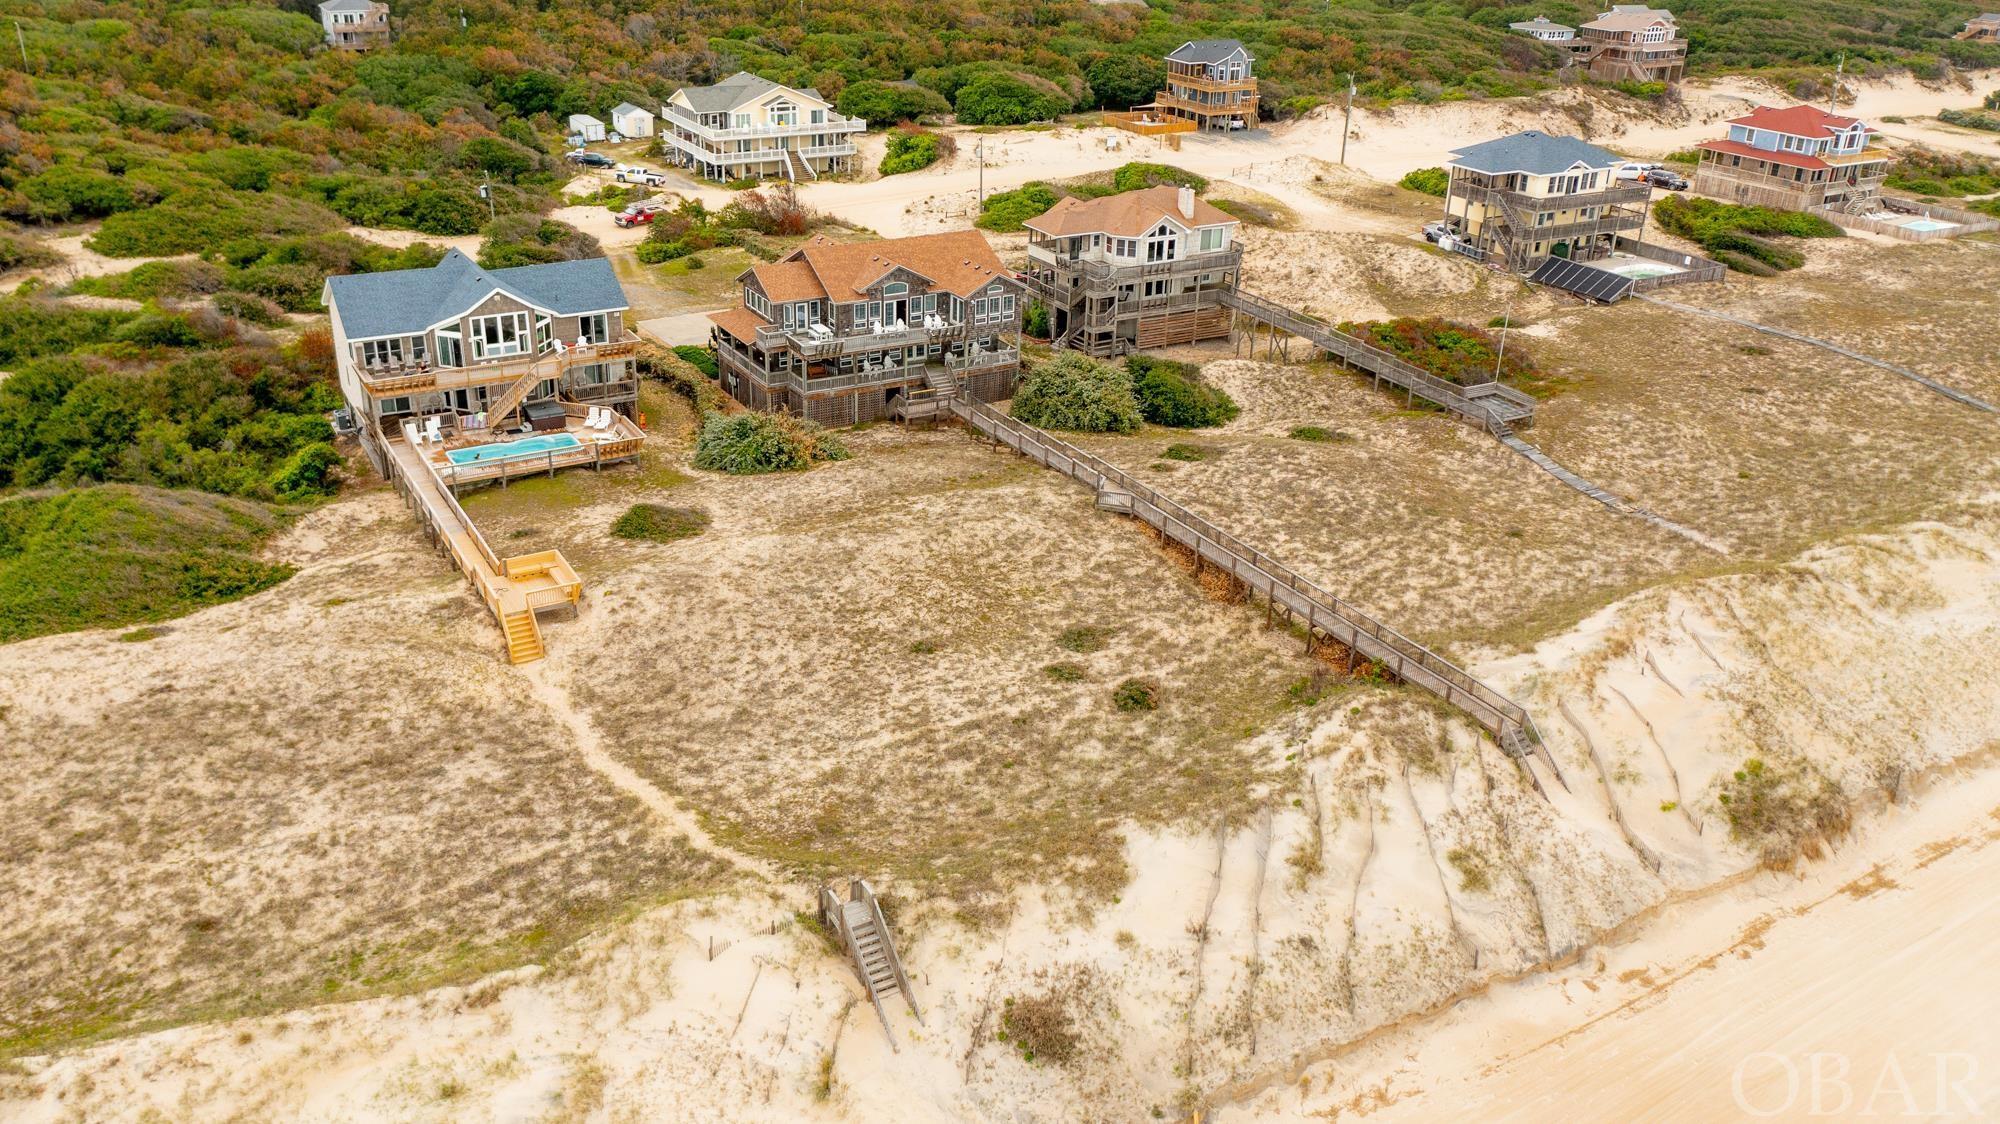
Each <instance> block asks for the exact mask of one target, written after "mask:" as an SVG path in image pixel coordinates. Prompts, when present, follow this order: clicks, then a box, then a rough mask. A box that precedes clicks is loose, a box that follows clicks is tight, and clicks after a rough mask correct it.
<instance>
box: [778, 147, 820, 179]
mask: <svg viewBox="0 0 2000 1124" xmlns="http://www.w3.org/2000/svg"><path fill="white" fill-rule="evenodd" d="M782 151H783V152H784V154H785V178H787V179H789V180H791V181H792V182H793V183H803V182H805V181H806V180H816V179H818V178H819V173H818V172H815V171H813V167H812V165H811V164H809V163H807V162H806V158H805V157H803V156H800V155H799V152H798V149H795V148H787V149H783V150H782Z"/></svg>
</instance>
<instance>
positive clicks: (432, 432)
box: [424, 414, 444, 445]
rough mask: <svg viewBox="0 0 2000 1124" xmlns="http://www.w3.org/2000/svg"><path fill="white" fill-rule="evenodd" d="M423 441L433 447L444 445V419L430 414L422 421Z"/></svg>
mask: <svg viewBox="0 0 2000 1124" xmlns="http://www.w3.org/2000/svg"><path fill="white" fill-rule="evenodd" d="M424 440H426V441H429V442H430V443H431V444H433V445H442V444H444V419H443V418H440V417H438V416H437V415H436V414H432V415H431V416H430V417H429V418H427V419H425V421H424Z"/></svg>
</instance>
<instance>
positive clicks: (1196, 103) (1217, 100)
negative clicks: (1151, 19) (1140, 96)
mask: <svg viewBox="0 0 2000 1124" xmlns="http://www.w3.org/2000/svg"><path fill="white" fill-rule="evenodd" d="M1256 61H1257V60H1256V59H1254V58H1252V57H1251V55H1250V51H1249V49H1248V48H1246V47H1245V46H1244V45H1243V44H1242V43H1240V42H1238V41H1237V40H1234V39H1192V40H1189V41H1188V42H1186V43H1182V44H1181V45H1180V46H1179V47H1176V48H1175V49H1174V51H1173V53H1171V54H1169V55H1168V56H1167V85H1166V88H1165V89H1163V90H1161V91H1160V92H1159V94H1158V95H1156V96H1155V98H1154V101H1153V104H1152V105H1150V106H1135V107H1133V108H1134V111H1135V112H1143V111H1146V110H1152V111H1155V112H1158V113H1160V114H1162V115H1165V116H1168V117H1179V118H1182V119H1184V120H1188V121H1192V122H1194V123H1195V125H1196V126H1198V127H1200V128H1203V129H1247V128H1251V127H1253V126H1255V125H1256V124H1257V97H1258V95H1257V78H1256V76H1255V75H1254V74H1253V73H1252V69H1253V67H1254V65H1255V63H1256Z"/></svg>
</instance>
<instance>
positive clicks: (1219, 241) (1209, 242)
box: [1201, 226, 1229, 254]
mask: <svg viewBox="0 0 2000 1124" xmlns="http://www.w3.org/2000/svg"><path fill="white" fill-rule="evenodd" d="M1228 242H1229V229H1228V228H1227V227H1221V226H1210V227H1204V228H1202V232H1201V252H1202V253H1204V254H1212V253H1214V252H1215V251H1217V250H1220V249H1222V248H1223V246H1225V245H1227V244H1228Z"/></svg>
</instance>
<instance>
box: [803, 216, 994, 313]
mask: <svg viewBox="0 0 2000 1124" xmlns="http://www.w3.org/2000/svg"><path fill="white" fill-rule="evenodd" d="M787 261H803V262H804V263H806V264H807V265H808V266H810V267H811V268H812V271H813V274H814V276H815V277H817V278H818V280H819V283H820V285H821V287H822V288H824V289H825V291H826V295H827V297H828V299H830V300H833V301H842V302H845V301H857V300H861V299H863V298H864V297H865V296H866V294H867V290H868V288H869V287H870V286H871V285H873V284H874V283H875V282H877V281H879V280H881V279H882V278H883V277H884V276H886V275H887V274H888V273H890V272H891V271H892V270H895V269H897V268H902V269H905V270H908V271H909V272H911V273H914V274H916V275H917V276H919V277H922V278H925V279H926V280H928V281H930V282H931V284H932V286H933V287H935V288H938V289H942V290H944V291H946V292H950V293H955V294H957V295H959V296H961V297H962V296H965V295H967V294H969V293H972V292H974V291H976V290H978V289H979V287H980V286H982V285H985V284H987V283H989V282H992V281H995V280H1005V281H1007V282H1009V283H1012V282H1013V279H1014V275H1013V273H1011V272H1010V271H1009V270H1008V269H1007V267H1006V266H1005V265H1004V264H1002V263H1001V261H1000V258H999V256H998V255H996V254H994V252H993V248H992V247H991V246H989V245H987V244H986V239H985V237H984V236H982V235H981V234H980V233H979V232H978V231H976V230H954V231H949V232H947V233H944V234H920V235H917V236H916V237H913V238H890V239H885V240H883V241H880V242H835V241H832V240H831V239H828V238H826V237H825V236H824V235H816V236H814V237H813V239H812V240H811V241H808V242H807V243H806V244H805V245H803V246H801V247H799V248H798V249H797V250H795V251H793V253H792V257H791V258H788V259H787Z"/></svg>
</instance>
